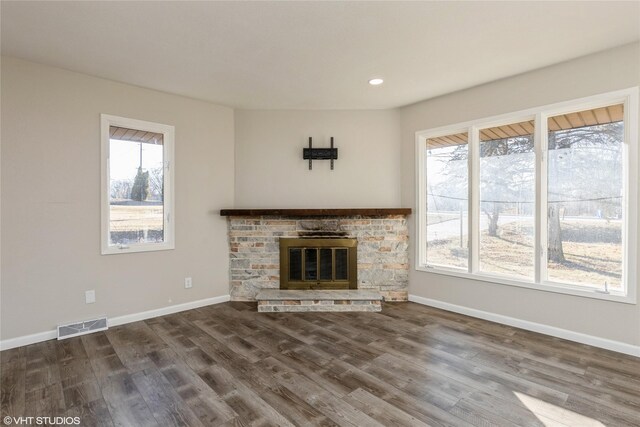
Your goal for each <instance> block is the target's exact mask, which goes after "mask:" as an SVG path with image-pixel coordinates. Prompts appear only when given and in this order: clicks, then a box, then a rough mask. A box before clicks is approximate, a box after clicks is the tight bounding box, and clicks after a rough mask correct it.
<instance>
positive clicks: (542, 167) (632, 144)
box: [415, 87, 639, 304]
mask: <svg viewBox="0 0 640 427" xmlns="http://www.w3.org/2000/svg"><path fill="white" fill-rule="evenodd" d="M638 93H639V89H638V87H633V88H629V89H624V90H619V91H614V92H608V93H604V94H599V95H594V96H589V97H586V98H581V99H576V100H570V101H565V102H559V103H555V104H550V105H546V106H542V107H535V108H531V109H527V110H523V111H518V112H514V113H509V114H502V115H498V116H493V117H488V118H483V119H478V120H471V121H468V122H464V123H457V124H454V125H451V126H442V127H438V128H434V129H427V130H422V131H418V132H416V136H415V137H416V146H415V149H416V152H415V158H416V207H417V208H416V219H415V221H416V230H417V233H416V234H417V237H418V238H417V239H416V246H415V250H416V252H415V253H416V264H415V269H416V270H417V271H425V272H429V273H437V274H442V275H447V276H454V277H461V278H466V279H474V280H479V281H484V282H491V283H497V284H503V285H509V286H518V287H523V288H529V289H536V290H540V291H547V292H554V293H561V294H567V295H575V296H580V297H587V298H596V299H602V300H608V301H615V302H622V303H628V304H636V296H637V287H638V283H637V278H638V271H637V266H636V261H637V254H638V212H637V211H636V209H637V206H638V166H639V164H638V163H639V162H638V152H639V147H638V143H639V140H638ZM614 104H624V124H625V126H624V132H625V138H624V145H623V186H624V188H623V194H624V206H623V208H624V213H623V221H624V224H623V235H622V245H623V252H624V259H623V273H622V285H623V291H622V292H619V291H614V290H610V292H609V293H602V288H598V287H593V288H590V287H588V286H585V285H571V284H566V283H559V282H552V281H549V280H543V278H545V277H546V271H545V269H546V266H547V261H546V257H547V244H546V242H547V147H548V141H547V139H548V134H547V119H548V118H549V117H552V116H555V115H558V114H566V113H571V112H575V111H582V110H589V109H593V108H598V107H602V106H606V105H614ZM533 118H534V119H535V130H534V145H535V154H536V172H535V175H536V176H535V186H536V188H535V190H536V194H535V209H534V212H535V214H534V217H535V218H534V224H535V225H534V238H535V240H534V242H535V247H534V254H535V257H534V279H533V280H532V281H526V280H518V279H512V278H509V277H505V276H500V275H494V274H489V273H486V272H480V271H479V237H480V227H479V218H480V217H479V214H480V212H479V207H480V205H479V195H480V170H479V166H480V157H479V156H480V152H479V140H480V138H479V131H480V129H484V128H486V127H492V126H499V125H503V124H507V123H518V122H521V121H525V120H531V119H533ZM462 132H467V133H468V139H469V142H468V143H469V147H468V150H469V156H468V158H469V160H468V161H469V174H468V176H469V183H468V188H469V203H470V206H469V230H468V236H469V238H468V242H469V262H468V269H467V271H465V270H464V269H458V268H453V267H446V266H438V265H429V264H428V263H427V260H426V256H427V253H426V252H427V251H426V247H427V246H426V243H427V239H426V235H427V234H426V231H427V227H426V198H425V194H426V193H425V191H426V187H425V185H426V172H425V165H426V153H427V146H426V144H427V139H430V138H436V137H440V136H446V135H451V134H458V133H462Z"/></svg>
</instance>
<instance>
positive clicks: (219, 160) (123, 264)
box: [1, 58, 234, 340]
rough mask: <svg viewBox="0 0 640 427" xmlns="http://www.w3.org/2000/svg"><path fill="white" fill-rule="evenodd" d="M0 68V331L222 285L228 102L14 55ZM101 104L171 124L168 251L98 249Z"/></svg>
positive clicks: (218, 291) (7, 334)
mask: <svg viewBox="0 0 640 427" xmlns="http://www.w3.org/2000/svg"><path fill="white" fill-rule="evenodd" d="M1 78H2V133H1V137H2V166H1V171H2V213H1V219H2V224H1V227H2V244H1V254H2V259H1V270H2V289H1V298H2V305H1V311H2V329H1V338H2V340H6V339H10V338H13V337H17V336H22V335H26V334H31V333H37V332H42V331H48V330H52V329H54V328H55V326H56V325H57V324H58V323H60V322H64V321H74V320H82V319H87V318H90V317H91V316H96V315H107V316H109V317H115V316H121V315H126V314H130V313H136V312H141V311H145V310H150V309H156V308H159V307H165V306H170V305H174V304H180V303H185V302H190V301H196V300H200V299H205V298H210V297H215V296H221V295H226V294H228V293H229V289H228V256H227V253H228V249H227V237H226V234H227V229H226V222H225V220H224V219H222V218H220V216H219V215H218V210H219V209H221V208H226V207H229V206H233V162H234V159H233V156H234V151H233V144H234V121H233V120H234V118H233V110H232V109H230V108H226V107H220V106H216V105H212V104H210V103H206V102H201V101H196V100H193V99H188V98H184V97H179V96H174V95H169V94H165V93H160V92H156V91H151V90H147V89H141V88H138V87H133V86H129V85H124V84H119V83H114V82H111V81H107V80H103V79H98V78H94V77H89V76H86V75H82V74H77V73H72V72H69V71H64V70H61V69H56V68H51V67H46V66H42V65H37V64H34V63H31V62H25V61H21V60H17V59H12V58H2V75H1ZM100 113H108V114H113V115H118V116H124V117H131V118H135V119H141V120H148V121H154V122H160V123H165V124H170V125H174V126H175V129H176V142H175V183H176V188H175V201H176V212H175V215H176V217H175V218H176V249H175V250H171V251H162V252H147V253H134V254H121V255H105V256H102V255H100ZM185 276H191V277H193V288H192V289H189V290H186V289H184V284H183V281H184V277H185ZM87 289H95V290H96V294H97V302H96V303H95V304H90V305H87V304H85V302H84V291H85V290H87Z"/></svg>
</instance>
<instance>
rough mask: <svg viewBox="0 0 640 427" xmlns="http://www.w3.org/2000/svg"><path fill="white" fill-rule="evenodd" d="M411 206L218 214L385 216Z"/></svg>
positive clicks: (225, 212) (225, 211) (225, 213)
mask: <svg viewBox="0 0 640 427" xmlns="http://www.w3.org/2000/svg"><path fill="white" fill-rule="evenodd" d="M410 214H411V208H350V209H222V210H220V216H356V215H362V216H386V215H410Z"/></svg>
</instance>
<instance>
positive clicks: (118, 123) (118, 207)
mask: <svg viewBox="0 0 640 427" xmlns="http://www.w3.org/2000/svg"><path fill="white" fill-rule="evenodd" d="M101 125H102V126H101V128H102V129H101V132H102V137H101V139H102V158H103V161H102V253H103V254H116V253H126V252H142V251H154V250H164V249H173V248H174V242H173V224H174V219H173V193H172V189H173V179H172V174H171V170H172V168H171V160H172V157H173V139H174V128H173V126H167V125H161V124H158V123H151V122H144V121H141V120H133V119H127V118H123V117H115V116H109V115H105V114H103V115H102V116H101Z"/></svg>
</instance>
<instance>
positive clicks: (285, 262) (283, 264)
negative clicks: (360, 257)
mask: <svg viewBox="0 0 640 427" xmlns="http://www.w3.org/2000/svg"><path fill="white" fill-rule="evenodd" d="M357 250H358V240H357V239H351V238H342V237H341V238H301V239H295V238H281V239H280V289H357V288H358V266H357Z"/></svg>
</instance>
